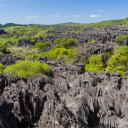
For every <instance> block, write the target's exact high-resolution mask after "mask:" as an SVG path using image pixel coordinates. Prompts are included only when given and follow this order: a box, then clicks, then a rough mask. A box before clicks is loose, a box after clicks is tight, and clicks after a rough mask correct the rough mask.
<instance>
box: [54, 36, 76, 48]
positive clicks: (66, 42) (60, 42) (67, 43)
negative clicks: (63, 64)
mask: <svg viewBox="0 0 128 128" xmlns="http://www.w3.org/2000/svg"><path fill="white" fill-rule="evenodd" d="M77 42H78V41H77V40H76V39H73V38H70V39H67V38H66V37H64V38H58V39H56V40H55V41H54V43H55V44H56V45H57V47H61V48H62V47H64V48H66V49H68V48H72V47H74V46H76V44H77ZM56 45H55V46H54V47H56ZM54 47H53V48H52V49H54Z"/></svg>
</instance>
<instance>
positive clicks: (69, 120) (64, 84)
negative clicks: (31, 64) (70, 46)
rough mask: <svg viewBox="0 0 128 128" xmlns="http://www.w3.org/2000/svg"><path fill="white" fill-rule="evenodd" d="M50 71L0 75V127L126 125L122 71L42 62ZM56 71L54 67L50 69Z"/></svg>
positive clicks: (127, 101)
mask: <svg viewBox="0 0 128 128" xmlns="http://www.w3.org/2000/svg"><path fill="white" fill-rule="evenodd" d="M48 64H49V65H50V66H51V67H52V71H53V75H51V74H49V75H48V76H42V77H30V78H26V79H21V78H19V77H11V76H10V77H9V76H8V77H6V76H0V93H1V96H0V99H1V100H0V101H1V102H0V127H1V128H23V127H24V128H47V127H48V128H49V127H50V128H127V127H128V73H127V72H126V73H125V77H124V78H121V77H120V74H119V73H113V74H109V73H108V72H102V73H97V72H90V73H88V72H86V71H85V70H84V65H72V64H70V65H67V64H63V63H61V62H58V61H56V62H48ZM55 71H56V72H55Z"/></svg>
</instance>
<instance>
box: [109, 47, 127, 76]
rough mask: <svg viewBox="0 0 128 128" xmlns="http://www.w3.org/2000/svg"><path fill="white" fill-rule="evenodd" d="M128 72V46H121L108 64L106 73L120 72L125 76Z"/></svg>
mask: <svg viewBox="0 0 128 128" xmlns="http://www.w3.org/2000/svg"><path fill="white" fill-rule="evenodd" d="M127 70H128V46H120V47H119V48H118V49H117V50H115V52H114V55H113V56H112V57H111V58H110V60H109V62H108V63H107V68H106V71H109V72H110V73H112V72H119V73H120V74H121V76H122V77H123V76H124V72H125V71H127Z"/></svg>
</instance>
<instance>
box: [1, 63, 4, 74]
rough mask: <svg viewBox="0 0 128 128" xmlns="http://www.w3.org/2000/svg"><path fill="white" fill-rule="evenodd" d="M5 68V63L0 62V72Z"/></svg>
mask: <svg viewBox="0 0 128 128" xmlns="http://www.w3.org/2000/svg"><path fill="white" fill-rule="evenodd" d="M3 68H4V65H3V64H0V74H2V73H3Z"/></svg>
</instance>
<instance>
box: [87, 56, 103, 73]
mask: <svg viewBox="0 0 128 128" xmlns="http://www.w3.org/2000/svg"><path fill="white" fill-rule="evenodd" d="M85 70H86V71H97V72H102V71H104V70H105V67H104V63H103V62H102V58H101V56H100V55H92V56H91V57H90V58H89V64H86V65H85Z"/></svg>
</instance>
